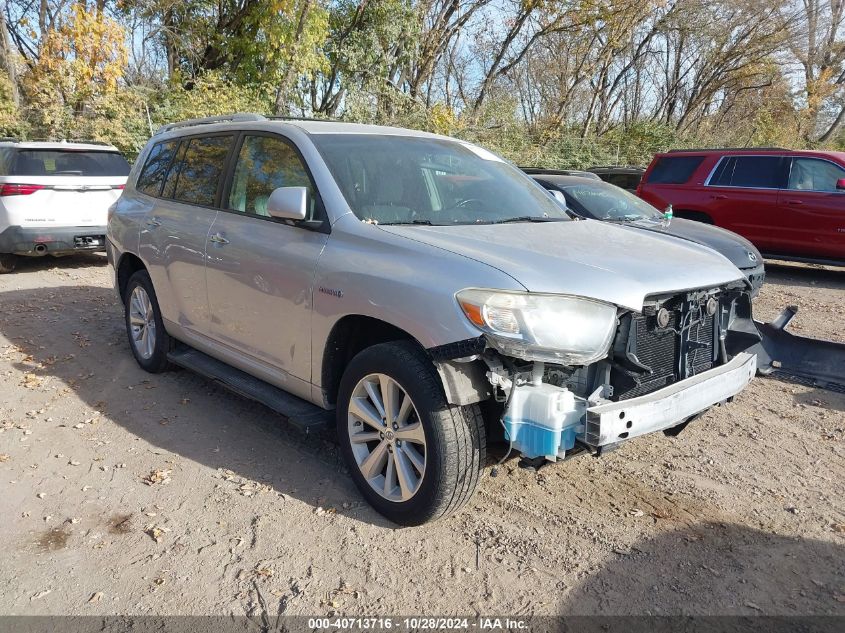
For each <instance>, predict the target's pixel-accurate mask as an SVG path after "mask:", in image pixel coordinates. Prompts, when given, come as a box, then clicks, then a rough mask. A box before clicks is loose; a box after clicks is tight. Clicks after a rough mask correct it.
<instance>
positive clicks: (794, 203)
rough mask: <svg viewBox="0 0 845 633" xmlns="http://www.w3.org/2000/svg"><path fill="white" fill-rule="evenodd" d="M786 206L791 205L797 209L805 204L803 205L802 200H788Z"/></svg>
mask: <svg viewBox="0 0 845 633" xmlns="http://www.w3.org/2000/svg"><path fill="white" fill-rule="evenodd" d="M786 204H788V205H791V206H793V207H797V206H800V205H802V204H804V203H803V202H801V200H787V201H786Z"/></svg>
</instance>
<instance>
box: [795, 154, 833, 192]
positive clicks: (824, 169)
mask: <svg viewBox="0 0 845 633" xmlns="http://www.w3.org/2000/svg"><path fill="white" fill-rule="evenodd" d="M841 178H845V169H842V167H840V166H839V165H834V164H833V163H829V162H828V161H826V160H819V159H817V158H793V159H792V170H791V171H790V172H789V188H790V189H795V190H797V191H839V190H838V189H837V188H836V181H838V180H840V179H841Z"/></svg>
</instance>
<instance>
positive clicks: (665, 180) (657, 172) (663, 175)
mask: <svg viewBox="0 0 845 633" xmlns="http://www.w3.org/2000/svg"><path fill="white" fill-rule="evenodd" d="M702 162H704V156H663V157H661V158H658V159H657V163H656V164H655V165H654V168H653V169H652V170H651V173H650V174H649V176H648V181H647V182H649V183H652V184H656V185H682V184H684V183H685V182H687V181H688V180H689V179H690V178H691V177H692V175H693V173H694V172H695V170H696V169H698V166H699V165H701V163H702Z"/></svg>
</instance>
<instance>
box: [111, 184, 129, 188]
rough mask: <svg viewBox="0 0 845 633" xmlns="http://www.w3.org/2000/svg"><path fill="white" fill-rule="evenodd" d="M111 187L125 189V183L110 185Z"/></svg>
mask: <svg viewBox="0 0 845 633" xmlns="http://www.w3.org/2000/svg"><path fill="white" fill-rule="evenodd" d="M111 188H112V189H126V185H112V187H111Z"/></svg>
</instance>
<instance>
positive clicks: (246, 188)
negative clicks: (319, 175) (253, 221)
mask: <svg viewBox="0 0 845 633" xmlns="http://www.w3.org/2000/svg"><path fill="white" fill-rule="evenodd" d="M279 187H305V188H306V189H307V190H308V215H307V216H306V220H311V219H314V217H315V206H316V196H315V195H314V188H313V186H312V185H311V180H310V178H309V177H308V172H307V171H306V170H305V165H304V164H303V163H302V161H301V160H300V158H299V155H298V154H297V153H296V151H294V149H293V147H291V146H290V145H289V144H288V143H286V142H285V141H283V140H282V139H280V138H278V137H272V136H245V137H244V141H243V144H242V145H241V149H240V151H239V152H238V157H237V162H236V163H235V172H234V175H233V177H232V188H231V190H230V192H229V200H228V203H227V205H226V206H227V208H229V209H231V210H233V211H240V212H241V213H246V214H248V215H256V216H260V217H270V214H269V213H268V212H267V200H268V199H269V198H270V194H271V193H273V190H275V189H278V188H279Z"/></svg>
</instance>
